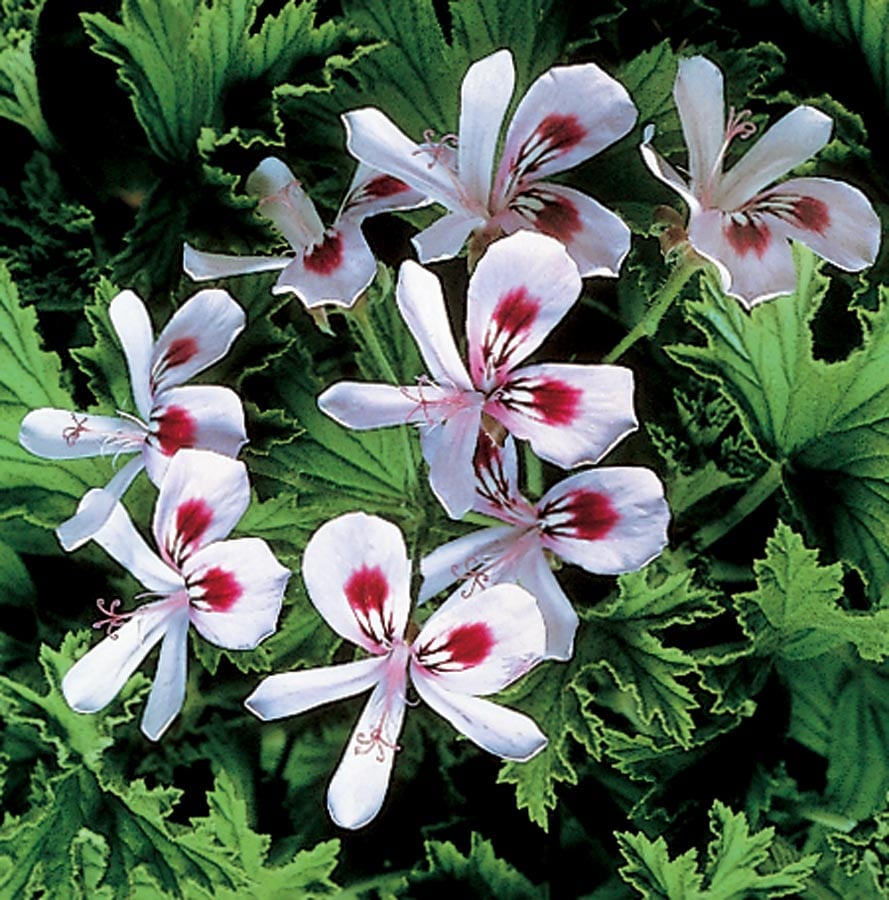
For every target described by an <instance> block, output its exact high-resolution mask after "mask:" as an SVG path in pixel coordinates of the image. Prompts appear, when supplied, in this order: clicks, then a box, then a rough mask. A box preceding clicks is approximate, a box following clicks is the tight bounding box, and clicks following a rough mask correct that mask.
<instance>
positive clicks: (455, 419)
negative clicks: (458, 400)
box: [420, 406, 481, 519]
mask: <svg viewBox="0 0 889 900" xmlns="http://www.w3.org/2000/svg"><path fill="white" fill-rule="evenodd" d="M480 425H481V408H480V406H472V407H469V408H467V409H459V410H458V411H457V412H455V413H454V414H453V415H451V416H450V417H449V418H448V419H446V420H445V421H444V422H442V424H440V425H430V426H425V427H423V428H421V430H420V445H421V447H422V448H423V458H424V459H425V460H426V464H427V465H428V466H429V486H430V487H431V488H432V493H433V494H435V496H436V497H438V499H439V501H440V502H441V505H442V506H443V507H444V508H445V511H446V512H447V514H448V515H449V516H450V517H451V518H452V519H460V518H462V517H463V516H464V515H466V513H468V512H469V510H470V509H472V505H473V503H474V502H475V470H474V468H473V464H472V461H473V458H474V456H475V445H476V443H477V442H478V433H479V427H480Z"/></svg>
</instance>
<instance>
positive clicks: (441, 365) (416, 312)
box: [396, 260, 473, 391]
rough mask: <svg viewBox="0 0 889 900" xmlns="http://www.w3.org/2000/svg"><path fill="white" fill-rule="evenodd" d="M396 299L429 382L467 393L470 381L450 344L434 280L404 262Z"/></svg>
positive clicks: (441, 298)
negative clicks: (425, 367)
mask: <svg viewBox="0 0 889 900" xmlns="http://www.w3.org/2000/svg"><path fill="white" fill-rule="evenodd" d="M396 299H397V302H398V309H399V311H400V312H401V315H402V317H403V318H404V321H405V323H406V324H407V327H408V328H409V329H410V332H411V334H412V335H413V336H414V340H415V341H416V342H417V346H418V347H419V348H420V353H422V355H423V360H424V361H425V363H426V366H427V368H428V369H429V373H430V375H431V376H432V380H433V381H436V382H437V383H438V384H441V385H453V386H454V387H459V388H461V389H462V390H467V391H471V390H472V389H473V388H472V382H471V381H470V380H469V375H468V373H467V372H466V366H464V365H463V360H462V359H461V358H460V354H459V353H458V352H457V345H456V344H455V343H454V335H453V332H452V331H451V323H450V322H449V321H448V313H447V308H446V307H445V301H444V295H443V294H442V292H441V282H440V281H439V280H438V278H436V276H435V275H433V274H432V273H431V272H429V271H427V270H426V269H424V268H423V267H422V266H418V265H417V264H416V263H415V262H412V261H410V260H408V261H407V262H405V263H403V264H402V266H401V269H400V270H399V272H398V287H397V289H396Z"/></svg>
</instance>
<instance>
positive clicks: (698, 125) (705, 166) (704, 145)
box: [673, 56, 725, 187]
mask: <svg viewBox="0 0 889 900" xmlns="http://www.w3.org/2000/svg"><path fill="white" fill-rule="evenodd" d="M724 93H725V88H724V84H723V78H722V71H721V70H720V68H719V66H717V65H715V64H714V63H712V62H710V60H709V59H706V58H705V57H703V56H693V57H691V58H690V59H680V60H679V71H678V73H677V75H676V84H675V85H674V86H673V97H674V99H675V100H676V108H677V110H678V111H679V121H680V122H681V124H682V134H683V135H684V137H685V145H686V147H688V171H689V174H690V175H691V180H692V185H693V186H696V187H703V186H704V185H706V184H707V183H708V182H709V180H710V179H711V177H712V176H713V174H714V172H715V170H716V167H717V165H720V166H721V158H720V157H721V155H722V145H723V143H724V141H725V100H724ZM717 174H718V173H717Z"/></svg>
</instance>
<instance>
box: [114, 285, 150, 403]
mask: <svg viewBox="0 0 889 900" xmlns="http://www.w3.org/2000/svg"><path fill="white" fill-rule="evenodd" d="M108 318H109V319H110V320H111V324H112V325H113V326H114V330H115V331H116V332H117V336H118V338H119V339H120V343H121V346H122V347H123V352H124V355H125V356H126V358H127V368H128V369H129V371H130V388H131V389H132V391H133V399H134V400H135V401H136V409H137V410H138V411H139V415H140V416H142V417H143V418H145V417H147V416H148V410H149V409H151V388H150V385H149V376H150V371H151V353H152V347H153V345H154V332H153V331H152V328H151V319H149V317H148V311H147V310H146V309H145V304H144V303H143V302H142V301H141V300H140V299H139V297H137V296H136V294H134V293H133V292H132V291H121V293H119V294H118V295H117V296H116V297H115V298H114V299H113V300H112V301H111V304H110V305H109V307H108Z"/></svg>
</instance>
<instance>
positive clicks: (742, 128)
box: [725, 106, 756, 149]
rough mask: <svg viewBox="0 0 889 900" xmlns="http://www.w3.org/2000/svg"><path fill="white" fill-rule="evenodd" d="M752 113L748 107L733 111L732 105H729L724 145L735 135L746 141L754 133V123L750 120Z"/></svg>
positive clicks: (726, 145)
mask: <svg viewBox="0 0 889 900" xmlns="http://www.w3.org/2000/svg"><path fill="white" fill-rule="evenodd" d="M752 115H753V113H752V112H751V111H750V110H749V109H742V110H740V111H738V112H735V108H734V106H730V107H729V111H728V122H726V125H725V147H726V149H728V145H729V144H730V143H731V142H732V141H733V140H734V139H735V138H736V137H737V138H740V139H741V140H742V141H746V140H748V139H749V138H751V137H753V135H754V134H756V123H755V122H751V121H750V116H752Z"/></svg>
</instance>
